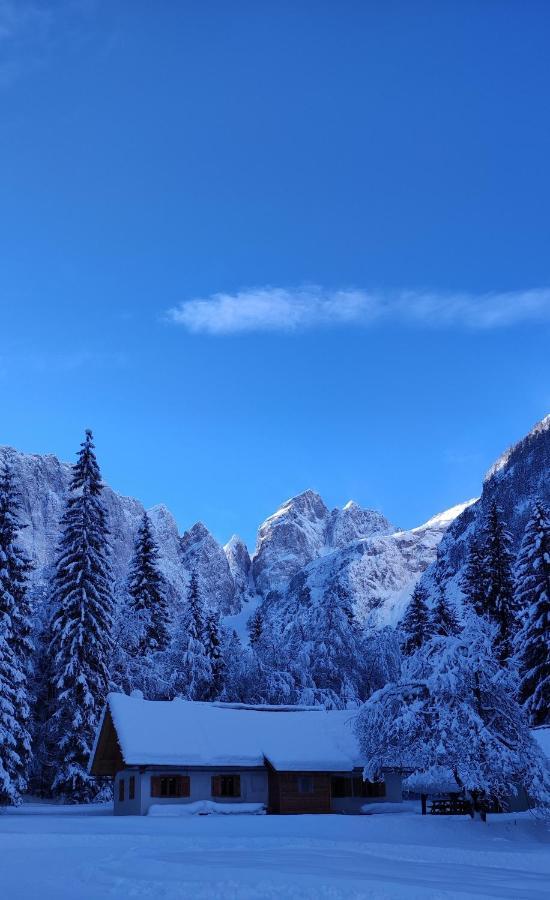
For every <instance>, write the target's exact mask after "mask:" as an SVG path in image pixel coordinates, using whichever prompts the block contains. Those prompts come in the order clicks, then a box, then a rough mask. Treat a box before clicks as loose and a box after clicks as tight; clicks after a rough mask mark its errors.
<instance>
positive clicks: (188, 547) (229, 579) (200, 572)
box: [180, 522, 239, 615]
mask: <svg viewBox="0 0 550 900" xmlns="http://www.w3.org/2000/svg"><path fill="white" fill-rule="evenodd" d="M180 548H181V565H182V567H183V569H184V570H185V572H186V573H190V572H195V573H196V574H197V576H198V580H199V589H200V594H201V597H203V598H205V600H206V601H207V602H208V603H209V604H210V605H211V606H212V607H213V608H216V609H218V610H219V612H220V613H221V614H222V615H230V614H231V613H235V612H238V609H239V597H238V596H237V597H236V589H235V581H234V579H233V575H232V574H231V570H230V568H229V562H228V560H227V556H226V555H225V553H224V550H223V547H222V546H221V545H220V544H218V542H217V540H216V539H215V538H214V537H213V536H212V535H211V534H210V532H209V531H208V529H207V528H206V527H205V526H204V525H203V524H202V522H197V523H196V524H195V525H193V527H192V528H190V529H189V531H186V532H185V534H184V535H183V537H182V538H181V542H180Z"/></svg>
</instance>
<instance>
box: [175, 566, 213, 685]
mask: <svg viewBox="0 0 550 900" xmlns="http://www.w3.org/2000/svg"><path fill="white" fill-rule="evenodd" d="M205 633H206V626H205V613H204V609H203V604H202V600H201V596H200V592H199V581H198V577H197V574H196V572H193V574H192V575H191V580H190V582H189V594H188V598H187V610H186V615H185V616H184V621H183V634H182V635H181V653H179V654H178V655H179V660H178V665H177V668H176V669H175V672H174V677H173V679H172V693H173V694H174V695H175V696H181V697H184V698H185V699H186V700H206V699H208V697H209V696H210V695H211V693H212V663H211V661H210V659H209V657H208V653H207V650H206V638H205Z"/></svg>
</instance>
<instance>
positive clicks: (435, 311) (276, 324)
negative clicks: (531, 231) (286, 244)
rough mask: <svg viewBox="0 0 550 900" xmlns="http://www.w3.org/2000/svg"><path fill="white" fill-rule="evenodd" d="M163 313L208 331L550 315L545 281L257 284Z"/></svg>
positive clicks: (488, 322) (459, 323)
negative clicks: (503, 287) (480, 289)
mask: <svg viewBox="0 0 550 900" xmlns="http://www.w3.org/2000/svg"><path fill="white" fill-rule="evenodd" d="M166 318H167V320H168V321H170V322H172V323H174V324H176V325H182V326H183V327H184V328H186V329H187V330H188V331H190V332H193V333H204V334H211V335H231V334H242V333H246V332H253V331H272V332H273V331H303V330H306V329H311V328H320V327H327V326H343V325H352V324H354V325H360V326H363V327H368V326H369V325H373V324H375V323H377V322H396V323H403V324H409V325H416V326H419V327H424V328H450V327H463V328H470V329H492V328H505V327H509V326H512V325H516V324H520V323H522V322H550V288H539V289H535V290H526V291H510V292H508V293H487V294H469V293H439V292H437V291H414V290H406V291H398V292H387V293H384V292H380V291H367V290H359V289H346V290H323V288H321V287H317V286H313V287H304V288H298V289H295V290H292V289H287V288H276V287H261V288H251V289H247V290H242V291H239V292H237V293H234V294H221V293H220V294H212V296H210V297H205V298H196V299H192V300H187V301H185V302H183V303H180V304H179V305H178V306H176V307H174V308H172V309H170V310H168V312H167V314H166Z"/></svg>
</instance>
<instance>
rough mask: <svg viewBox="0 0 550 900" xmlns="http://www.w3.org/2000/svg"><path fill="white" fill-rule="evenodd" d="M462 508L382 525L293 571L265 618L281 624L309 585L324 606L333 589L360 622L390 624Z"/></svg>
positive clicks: (430, 561) (399, 612)
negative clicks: (392, 526)
mask: <svg viewBox="0 0 550 900" xmlns="http://www.w3.org/2000/svg"><path fill="white" fill-rule="evenodd" d="M470 502H473V501H470ZM465 506H466V504H463V505H461V506H458V507H454V508H453V509H452V510H448V511H447V512H446V513H443V514H441V515H440V516H435V517H434V518H433V519H430V521H429V522H426V523H425V525H421V526H419V527H418V528H414V529H412V530H411V531H397V532H394V533H387V527H384V528H383V530H381V531H380V532H375V533H374V534H372V535H371V536H370V537H365V538H362V539H360V540H355V541H352V542H351V543H349V544H347V545H346V546H343V547H342V549H338V550H334V551H332V552H328V553H326V554H325V555H323V556H321V557H319V558H318V559H316V560H314V561H313V562H311V563H310V564H309V565H308V566H306V567H305V568H304V569H302V570H301V571H300V572H298V573H297V574H296V575H294V577H293V578H292V579H291V581H290V583H289V585H288V588H287V590H286V592H285V594H284V597H283V598H282V599H281V600H280V601H279V602H278V603H277V604H276V605H275V606H274V605H273V604H269V603H268V604H267V605H268V608H269V613H268V614H269V616H270V617H274V618H275V619H277V620H282V621H283V622H284V620H285V618H288V616H290V615H291V614H292V613H291V610H295V609H296V608H297V606H298V604H299V600H300V597H303V596H304V590H305V589H309V592H310V594H311V597H312V599H313V601H314V602H316V603H326V604H329V603H330V602H331V596H332V595H333V594H334V592H335V591H337V592H338V594H339V595H340V596H347V597H349V600H350V603H351V606H352V609H353V611H354V613H355V616H356V618H357V620H358V621H359V622H360V623H362V624H365V625H366V624H369V625H372V626H375V627H382V626H384V625H388V624H390V625H394V624H396V622H397V621H398V620H399V619H400V618H401V615H402V613H403V610H404V608H405V606H406V604H407V602H408V599H409V597H410V594H411V593H412V589H413V587H414V585H415V584H416V583H417V581H418V580H419V578H420V577H421V575H422V573H423V572H424V570H425V569H426V568H427V567H428V566H429V565H430V563H432V562H433V561H434V559H435V555H436V551H437V546H438V544H439V542H440V541H441V539H442V537H443V535H444V533H445V531H446V529H447V528H448V526H449V523H450V522H451V521H453V519H454V518H456V516H458V515H460V514H461V513H462V511H463V510H464V508H465ZM377 521H378V520H377ZM384 522H386V520H384ZM386 526H388V523H387V522H386ZM388 527H389V526H388Z"/></svg>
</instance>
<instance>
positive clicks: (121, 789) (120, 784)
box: [118, 778, 126, 803]
mask: <svg viewBox="0 0 550 900" xmlns="http://www.w3.org/2000/svg"><path fill="white" fill-rule="evenodd" d="M125 794H126V790H125V781H124V778H119V779H118V802H119V803H124V801H125Z"/></svg>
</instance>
